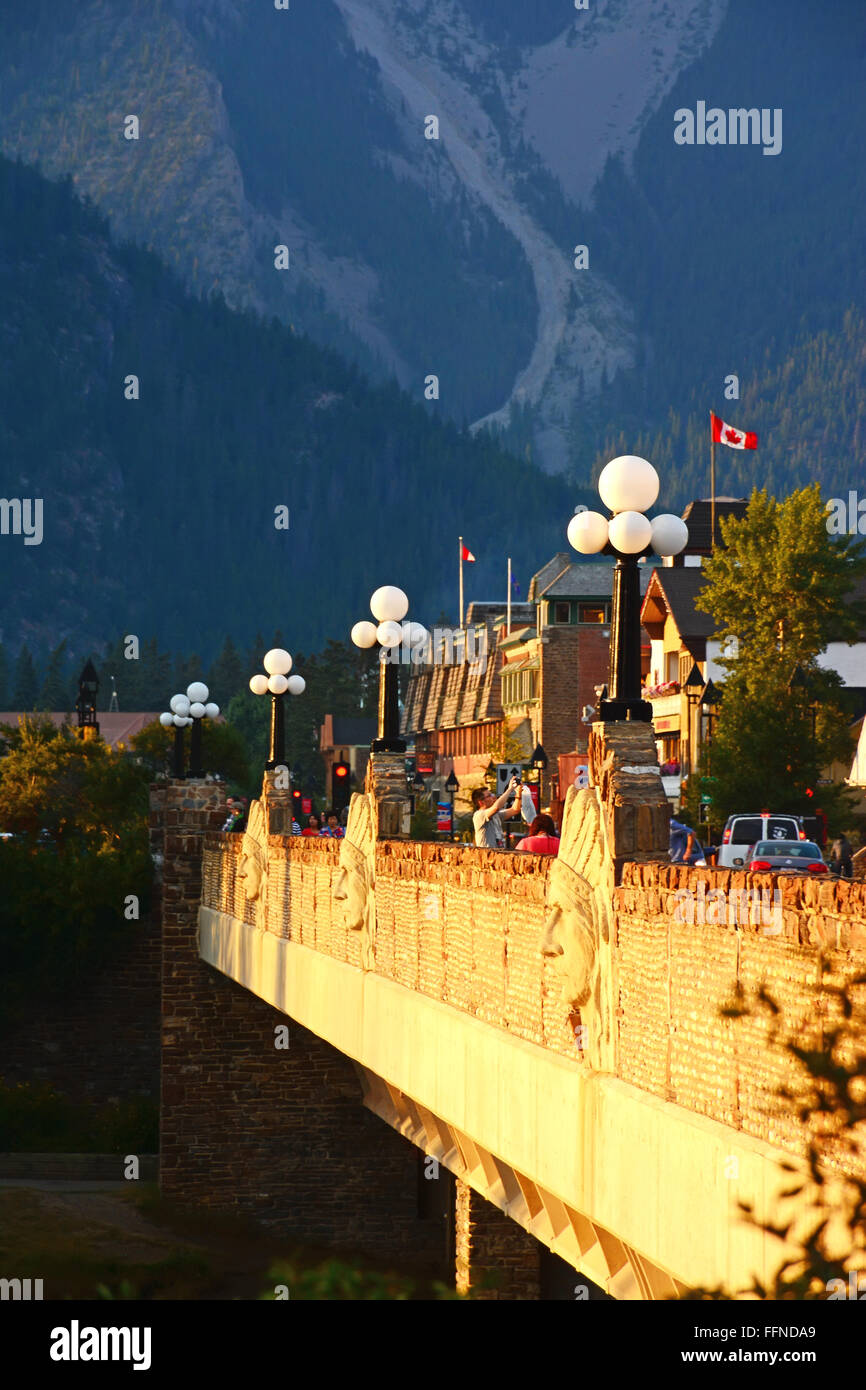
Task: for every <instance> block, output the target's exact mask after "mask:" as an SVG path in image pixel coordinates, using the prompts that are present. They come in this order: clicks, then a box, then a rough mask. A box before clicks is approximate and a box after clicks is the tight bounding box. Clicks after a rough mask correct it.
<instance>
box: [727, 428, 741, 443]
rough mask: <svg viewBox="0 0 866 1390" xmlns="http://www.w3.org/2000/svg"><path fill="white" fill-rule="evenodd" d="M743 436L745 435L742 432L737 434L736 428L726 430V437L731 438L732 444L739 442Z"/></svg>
mask: <svg viewBox="0 0 866 1390" xmlns="http://www.w3.org/2000/svg"><path fill="white" fill-rule="evenodd" d="M742 437H743V436H742V435H741V434H737V431H736V430H732V429H727V430H725V439H729V440H730V442H731V443H732V444H739V442H740V440H741V439H742Z"/></svg>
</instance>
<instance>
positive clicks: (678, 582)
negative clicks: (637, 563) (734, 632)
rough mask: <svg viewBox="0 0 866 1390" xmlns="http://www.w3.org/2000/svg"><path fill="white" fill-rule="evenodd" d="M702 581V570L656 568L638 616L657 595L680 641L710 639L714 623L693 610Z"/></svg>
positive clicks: (695, 609)
mask: <svg viewBox="0 0 866 1390" xmlns="http://www.w3.org/2000/svg"><path fill="white" fill-rule="evenodd" d="M704 578H705V576H704V572H703V570H702V569H699V568H697V567H695V568H692V567H691V566H688V567H685V566H683V567H680V566H676V567H674V568H671V569H665V568H664V567H662V566H659V568H658V569H655V570H653V572H652V574H651V576H650V582H649V585H648V587H647V592H646V598H645V600H644V604H643V608H642V609H641V617H643V615H644V611H645V609H646V606H647V603H648V602H649V601H650V600H651V598H652V597H653V596H657V595H658V593H659V592H661V594H662V597H663V599H664V603H665V607H666V608H667V610H668V612H669V613H670V615H671V617H672V618H673V620H674V622H675V623H676V625H677V631H678V632H679V634H680V637H681V638H682V639H683V641H689V640H690V639H691V638H695V637H712V635H713V633H714V632H715V630H716V624H715V622H714V621H713V619H712V618H711V617H710V615H709V613H704V612H702V611H701V610H700V609H699V608H697V607H696V603H697V599H698V595H699V593H700V591H701V589H702V588H703V585H704Z"/></svg>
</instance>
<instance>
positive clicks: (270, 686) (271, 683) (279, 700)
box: [250, 647, 307, 772]
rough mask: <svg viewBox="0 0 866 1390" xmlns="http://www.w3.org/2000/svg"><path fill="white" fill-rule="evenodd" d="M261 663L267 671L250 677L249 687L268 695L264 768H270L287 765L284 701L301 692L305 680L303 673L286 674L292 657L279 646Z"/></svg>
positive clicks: (290, 665) (273, 648)
mask: <svg viewBox="0 0 866 1390" xmlns="http://www.w3.org/2000/svg"><path fill="white" fill-rule="evenodd" d="M262 665H263V666H264V668H265V671H266V672H267V675H262V674H261V672H259V673H258V674H257V675H255V676H252V677H251V678H250V690H251V691H252V692H253V694H254V695H267V694H270V696H271V734H270V745H269V748H268V761H267V762H266V763H265V770H266V771H267V772H273V771H274V769H275V768H277V767H285V766H286V722H285V707H284V704H283V701H284V699H285V696H286V695H287V694H288V695H303V693H304V691H305V690H306V688H307V683H306V681H305V680H304V678H303V676H298V675H292V676H290V675H289V671H291V669H292V658H291V656H290V655H289V653H288V652H287V651H284V650H283V648H282V647H272V648H271V650H270V651H269V652H265V656H264V660H263V661H262Z"/></svg>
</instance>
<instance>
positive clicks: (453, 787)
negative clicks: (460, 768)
mask: <svg viewBox="0 0 866 1390" xmlns="http://www.w3.org/2000/svg"><path fill="white" fill-rule="evenodd" d="M459 786H460V783H459V782H458V780H457V778H456V777H455V776H454V768H453V767H452V769H451V771H450V772H449V773H448V776H447V777H446V778H445V790H446V792H447V793H448V797H449V800H450V802H451V834H452V835H453V834H454V794H455V792H456V791H457V790H458V788H459Z"/></svg>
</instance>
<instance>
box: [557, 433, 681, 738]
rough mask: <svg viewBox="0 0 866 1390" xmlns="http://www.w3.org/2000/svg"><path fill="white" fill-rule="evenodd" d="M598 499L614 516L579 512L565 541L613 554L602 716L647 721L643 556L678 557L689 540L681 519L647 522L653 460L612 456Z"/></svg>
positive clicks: (654, 490)
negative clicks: (643, 683)
mask: <svg viewBox="0 0 866 1390" xmlns="http://www.w3.org/2000/svg"><path fill="white" fill-rule="evenodd" d="M598 491H599V495H600V497H601V500H602V501H603V502H604V504H605V506H606V507H608V508H609V510H610V512H611V513H612V515H611V516H610V517H605V516H603V515H602V514H601V512H589V511H586V512H578V513H577V514H576V515H575V516H573V517H572V518H571V521H570V522H569V524H568V532H567V534H568V540H569V543H570V544H571V545H573V546H574V548H575V550H577V551H579V552H580V554H581V555H615V556H616V564H615V566H614V571H613V611H612V620H611V636H610V668H609V672H610V674H609V679H608V689H609V697H607V696H606V697H605V698H604V699H602V700H601V701H600V702H599V714H598V717H599V719H601V720H605V721H607V720H614V719H630V720H640V721H643V722H646V723H649V721H650V720H651V719H652V705H651V704H650V703H649V701H648V700H643V699H641V693H640V690H641V671H640V646H641V640H640V610H641V598H640V570H639V569H638V560H639V558H640V557H641V556H646V555H651V554H653V553H655V554H656V555H661V556H671V555H678V554H679V553H680V551H681V550H682V549H683V547H684V546H685V545H686V544H687V543H688V538H689V533H688V528H687V526H686V524H685V522H684V521H683V520H682V519H681V517H678V516H672V515H670V514H664V515H662V516H657V517H654V518H653V520H652V521H650V519H649V517H647V516H644V511H645V510H646V509H647V508H649V507H651V506H653V504H654V503H655V501H656V498H657V497H658V493H659V476H658V473H657V472H656V470H655V469H654V468H653V466H652V464H651V463H649V462H648V461H647V460H646V459H642V458H638V457H637V456H636V455H635V454H624V455H622V456H621V457H620V458H615V459H612V460H611V462H610V463H608V464H607V465H606V466H605V467H604V468H603V469H602V472H601V476H600V478H599V480H598Z"/></svg>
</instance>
